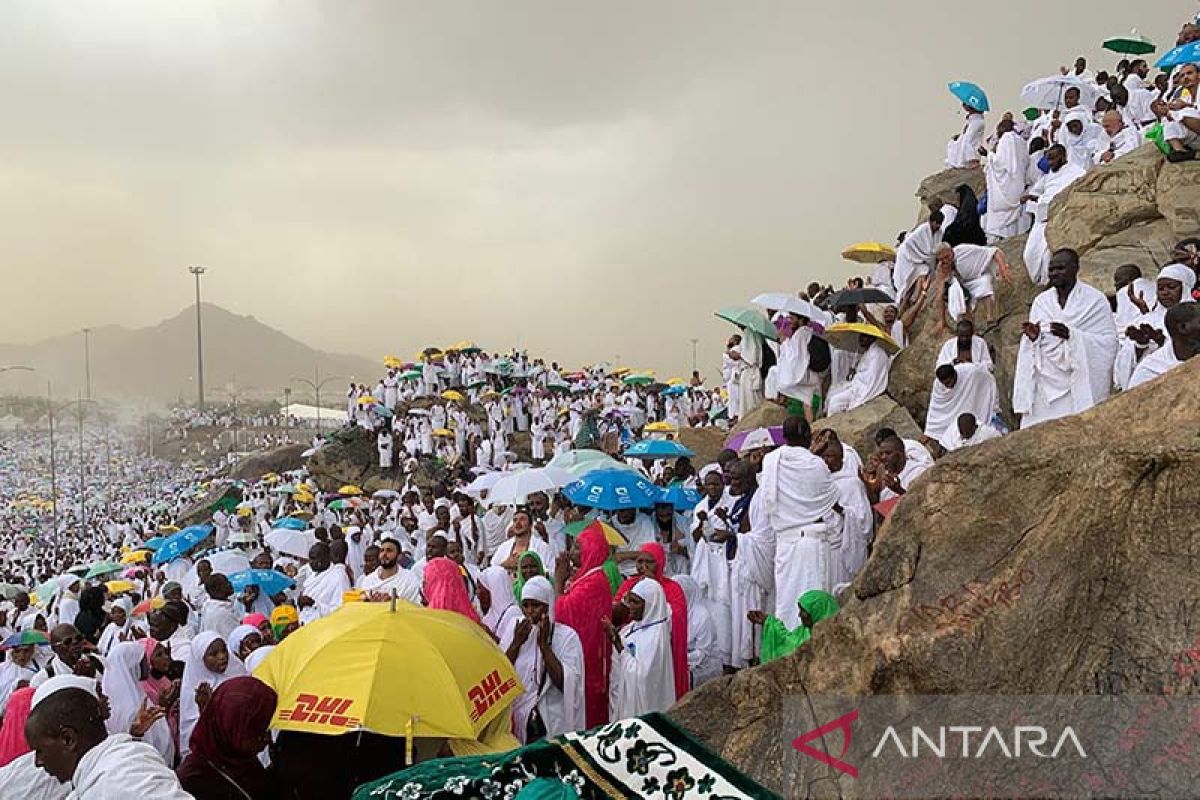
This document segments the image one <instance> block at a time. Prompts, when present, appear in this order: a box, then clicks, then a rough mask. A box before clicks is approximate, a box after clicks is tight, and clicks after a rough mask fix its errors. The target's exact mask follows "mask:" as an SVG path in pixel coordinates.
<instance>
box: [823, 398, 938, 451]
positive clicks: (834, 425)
mask: <svg viewBox="0 0 1200 800" xmlns="http://www.w3.org/2000/svg"><path fill="white" fill-rule="evenodd" d="M813 427H814V428H815V429H816V430H823V429H825V428H829V429H832V430H833V431H835V432H836V433H837V435H838V438H839V439H841V440H842V441H843V442H845V443H846V444H848V445H851V446H852V447H853V448H854V449H855V450H857V451H858V453H859V455H861V456H862V457H863V458H866V457H867V456H868V455H870V454H871V453H873V452H874V451H875V434H876V433H878V432H879V429H880V428H891V429H892V430H894V431H895V432H896V433H898V434H900V435H901V436H903V437H904V438H906V439H915V438H917V437H918V436H920V435H921V429H920V428H919V427H918V426H917V423H916V422H914V421H913V418H912V416H911V415H909V413H908V412H907V411H905V410H904V408H902V407H901V406H900V405H898V404H897V403H896V401H895V400H893V399H892V398H890V397H888V396H887V395H880V396H879V397H876V398H875V399H874V400H870V401H868V402H866V403H864V404H862V405H861V406H859V407H858V408H855V409H852V410H850V411H845V412H843V413H841V414H834V415H833V416H832V417H825V418H824V419H819V420H817V421H816V423H815V424H814V425H813Z"/></svg>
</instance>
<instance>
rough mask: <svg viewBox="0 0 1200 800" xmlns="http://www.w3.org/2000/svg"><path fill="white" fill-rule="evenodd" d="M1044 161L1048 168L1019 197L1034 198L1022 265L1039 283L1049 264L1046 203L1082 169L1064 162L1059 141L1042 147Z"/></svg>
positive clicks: (1081, 171)
mask: <svg viewBox="0 0 1200 800" xmlns="http://www.w3.org/2000/svg"><path fill="white" fill-rule="evenodd" d="M1046 162H1047V163H1048V164H1049V165H1050V171H1049V172H1048V173H1046V174H1045V175H1043V176H1042V178H1041V180H1039V181H1038V182H1037V183H1036V184H1035V185H1034V187H1033V188H1032V189H1030V190H1029V194H1027V195H1025V197H1023V198H1021V199H1023V200H1033V201H1036V202H1037V208H1036V210H1035V211H1034V215H1033V228H1032V229H1031V230H1030V231H1029V239H1028V240H1027V241H1026V242H1025V268H1026V269H1027V270H1029V279H1030V280H1031V281H1033V282H1034V283H1036V284H1039V285H1041V286H1045V285H1046V282H1047V280H1048V276H1047V269H1048V266H1049V264H1050V245H1049V243H1048V242H1047V241H1046V221H1047V220H1048V219H1049V216H1050V204H1051V203H1052V202H1054V198H1055V197H1057V196H1058V195H1059V193H1060V192H1062V190H1063V189H1066V188H1067V187H1068V186H1070V185H1071V184H1072V183H1074V182H1075V181H1077V180H1079V179H1080V178H1082V177H1083V175H1084V171H1083V170H1082V169H1080V168H1079V167H1077V166H1076V165H1074V164H1070V163H1068V162H1067V149H1066V148H1065V147H1063V146H1062V145H1061V144H1056V145H1054V146H1053V147H1050V148H1048V149H1047V150H1046Z"/></svg>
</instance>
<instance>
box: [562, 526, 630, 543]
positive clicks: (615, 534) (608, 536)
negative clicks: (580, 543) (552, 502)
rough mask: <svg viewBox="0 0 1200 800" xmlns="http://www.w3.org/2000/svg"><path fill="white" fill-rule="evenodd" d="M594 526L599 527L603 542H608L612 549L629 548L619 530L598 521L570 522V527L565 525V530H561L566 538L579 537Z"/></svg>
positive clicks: (626, 540)
mask: <svg viewBox="0 0 1200 800" xmlns="http://www.w3.org/2000/svg"><path fill="white" fill-rule="evenodd" d="M596 526H599V528H600V530H601V531H603V533H604V541H606V542H608V543H609V544H610V545H612V546H613V547H628V546H629V540H628V539H626V538H625V537H624V535H622V533H621V532H620V531H619V530H617V529H616V528H614V527H613V526H612V525H609V524H608V523H607V522H604V521H602V520H598V519H593V520H590V521H589V520H586V519H585V520H580V521H579V522H572V523H571V524H570V525H567V526H566V527H565V528H563V533H565V534H566V535H567V536H570V537H575V536H579V535H580V534H581V533H583V532H584V531H586V530H587V529H588V528H593V527H596Z"/></svg>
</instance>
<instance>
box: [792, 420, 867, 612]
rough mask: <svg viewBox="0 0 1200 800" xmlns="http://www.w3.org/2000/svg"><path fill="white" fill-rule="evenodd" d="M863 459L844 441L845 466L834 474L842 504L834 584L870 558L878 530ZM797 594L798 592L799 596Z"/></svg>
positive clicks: (848, 577)
mask: <svg viewBox="0 0 1200 800" xmlns="http://www.w3.org/2000/svg"><path fill="white" fill-rule="evenodd" d="M861 467H862V460H861V459H860V458H859V457H858V453H857V452H855V451H854V448H852V447H851V446H850V445H848V444H845V443H844V442H843V443H842V468H841V469H840V470H838V471H837V472H835V473H834V474H833V481H834V484H835V485H836V486H837V490H838V503H839V504H841V506H842V546H841V547H840V548H839V549H838V550H836V551H834V557H835V559H834V562H835V566H836V569H835V578H834V585H835V587H836V586H837V584H841V583H849V582H850V581H852V580H854V577H855V576H856V575H858V573H859V571H860V570H861V569H862V568H863V564H865V563H866V561H867V548H869V547H870V545H871V540H872V538H873V537H874V533H875V512H874V510H873V509H872V508H871V498H870V497H869V496H868V495H867V489H866V487H865V486H863V482H862V479H861V478H859V476H858V470H859V469H860V468H861ZM797 597H798V596H797Z"/></svg>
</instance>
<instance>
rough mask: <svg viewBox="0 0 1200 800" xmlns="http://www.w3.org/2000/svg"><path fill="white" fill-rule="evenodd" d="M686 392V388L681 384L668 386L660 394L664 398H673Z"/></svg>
mask: <svg viewBox="0 0 1200 800" xmlns="http://www.w3.org/2000/svg"><path fill="white" fill-rule="evenodd" d="M687 390H688V387H686V386H684V385H683V384H678V385H676V386H668V387H667V388H666V389H663V390H662V393H663V396H664V397H674V396H676V395H680V394H683V393H684V392H686V391H687Z"/></svg>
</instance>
